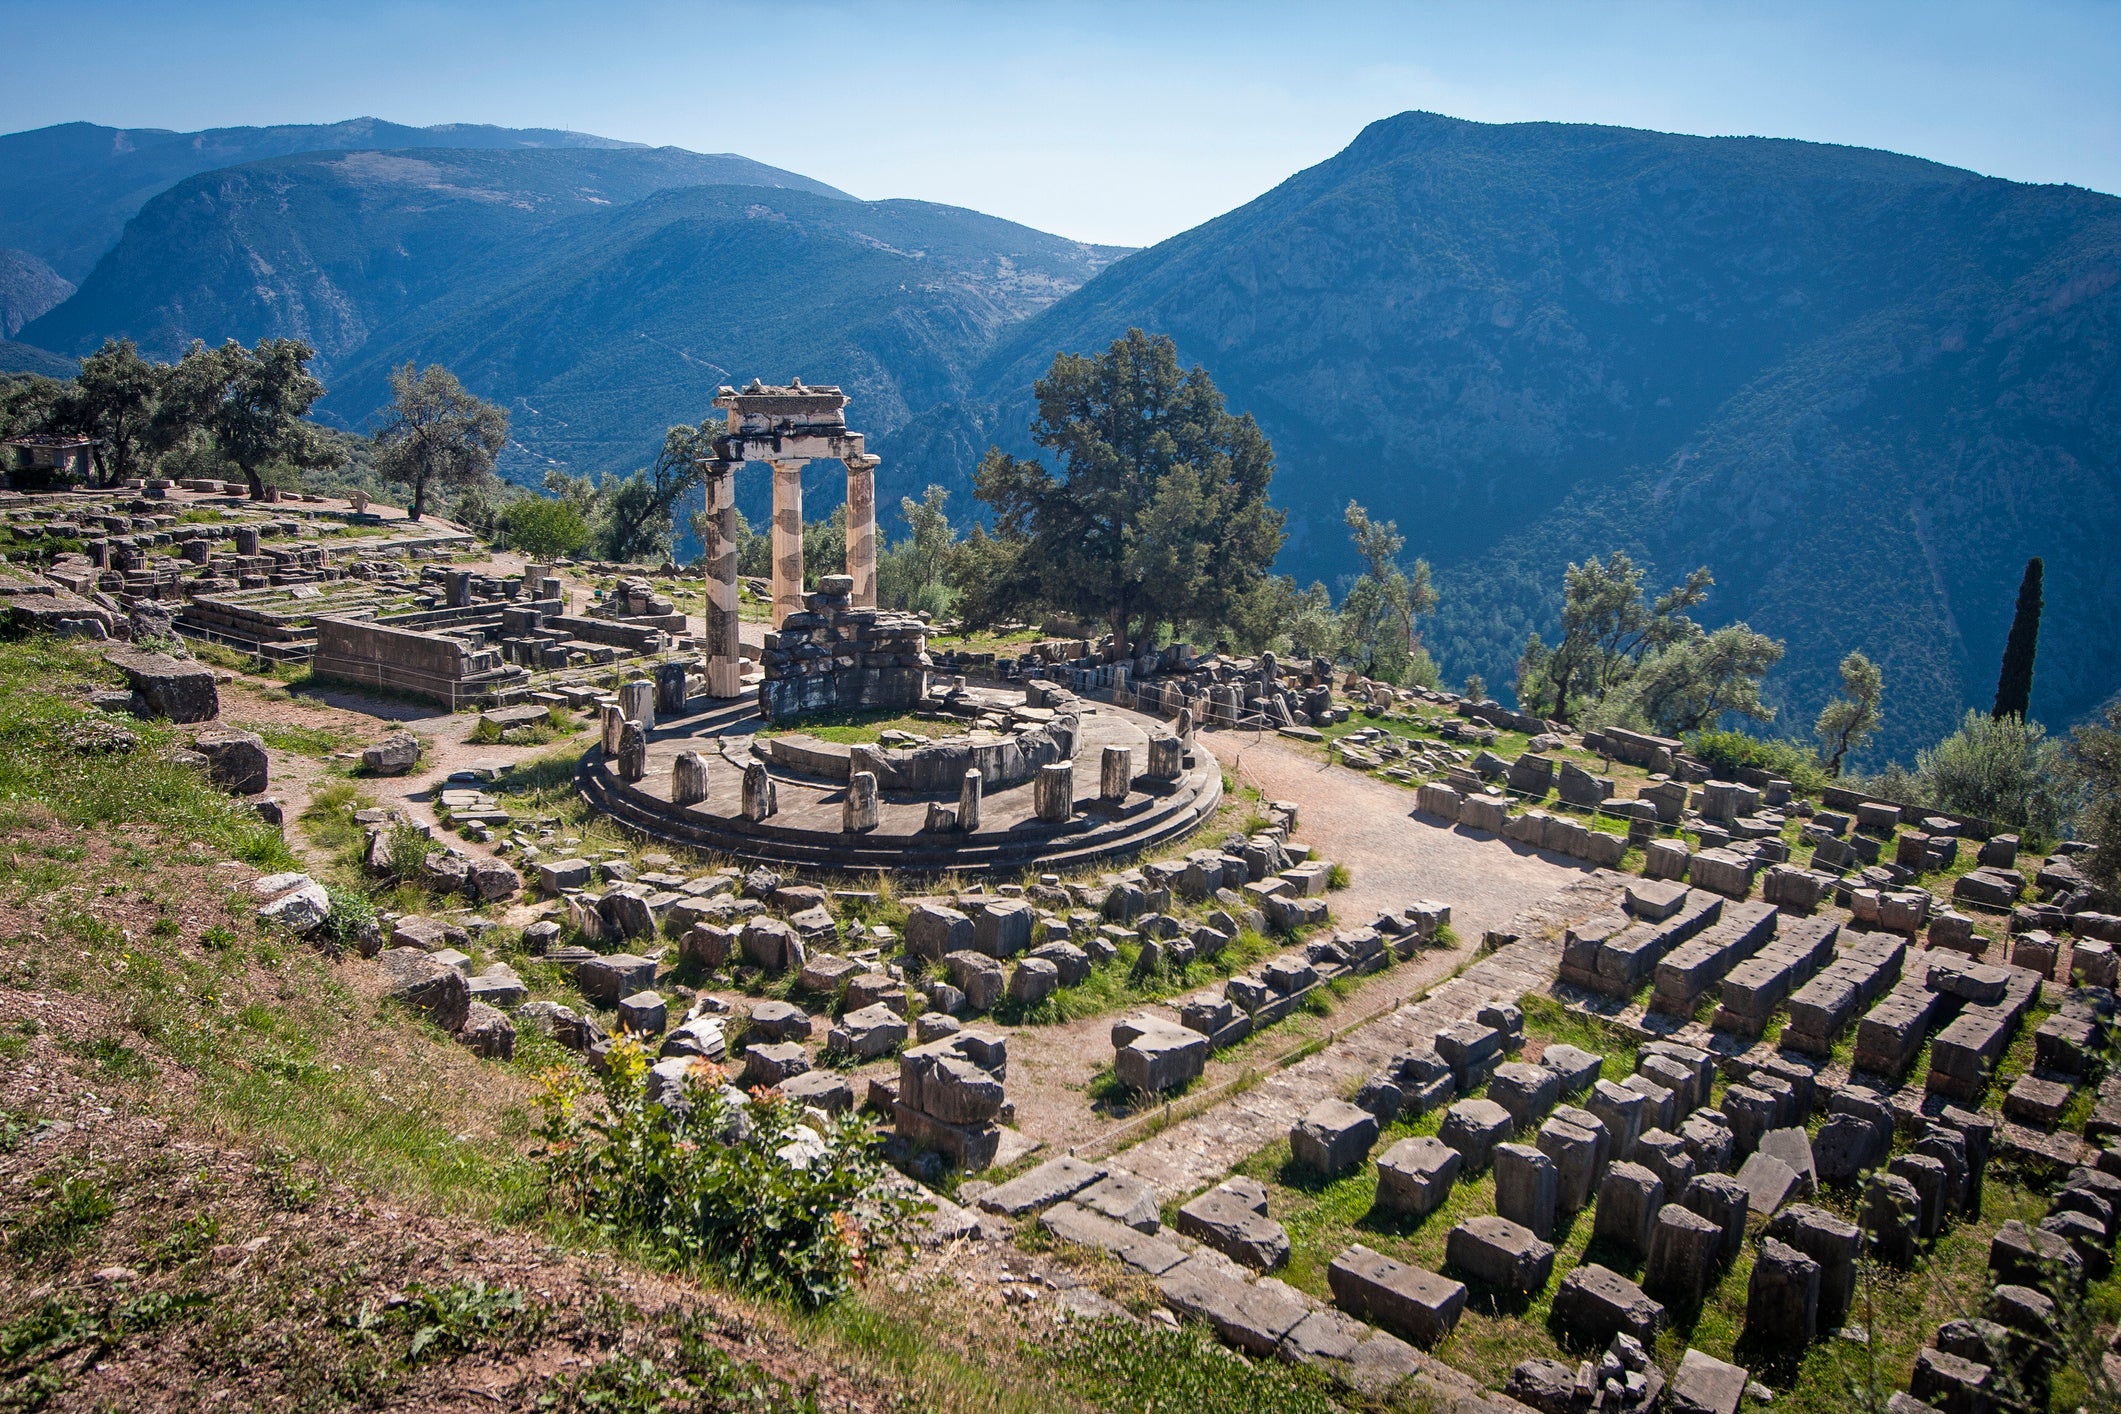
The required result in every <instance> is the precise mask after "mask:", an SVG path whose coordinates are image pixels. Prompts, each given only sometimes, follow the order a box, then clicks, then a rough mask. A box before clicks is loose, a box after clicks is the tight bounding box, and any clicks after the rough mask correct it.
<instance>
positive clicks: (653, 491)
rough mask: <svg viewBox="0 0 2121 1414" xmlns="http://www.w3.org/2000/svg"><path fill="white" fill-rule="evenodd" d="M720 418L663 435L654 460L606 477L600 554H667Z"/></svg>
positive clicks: (610, 556)
mask: <svg viewBox="0 0 2121 1414" xmlns="http://www.w3.org/2000/svg"><path fill="white" fill-rule="evenodd" d="M727 430H728V429H727V428H726V427H724V426H723V425H722V424H721V423H720V422H713V423H707V422H703V423H701V424H700V425H699V426H697V427H686V426H678V427H673V428H671V429H670V430H669V431H668V432H666V433H664V434H663V446H662V450H660V451H659V452H657V453H656V458H655V462H654V464H653V465H651V466H648V467H645V468H643V469H641V470H639V471H636V472H634V473H632V474H631V475H629V476H624V477H612V476H606V477H605V478H604V481H603V483H602V484H601V485H600V486H598V488H597V500H598V516H597V523H596V543H597V550H598V553H599V554H601V555H602V556H603V557H604V558H605V559H607V560H637V559H646V558H648V557H649V556H651V555H667V554H669V553H670V546H671V542H672V540H673V539H674V538H675V534H676V512H677V503H678V498H679V497H681V496H683V495H684V494H685V493H686V492H687V491H688V490H690V489H692V486H693V484H694V483H695V482H696V481H697V480H698V479H699V464H700V462H702V461H704V460H706V459H707V458H708V457H709V456H711V455H712V454H713V448H712V446H711V444H712V442H713V440H714V438H716V437H718V436H720V435H721V434H722V433H723V432H725V431H727Z"/></svg>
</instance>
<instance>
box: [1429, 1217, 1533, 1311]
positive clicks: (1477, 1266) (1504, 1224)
mask: <svg viewBox="0 0 2121 1414" xmlns="http://www.w3.org/2000/svg"><path fill="white" fill-rule="evenodd" d="M1444 1260H1445V1262H1447V1263H1448V1264H1449V1265H1451V1266H1453V1267H1456V1268H1458V1269H1459V1270H1461V1271H1464V1272H1467V1273H1469V1274H1470V1275H1472V1276H1473V1277H1474V1278H1475V1279H1476V1280H1478V1281H1481V1282H1485V1283H1486V1284H1487V1285H1489V1286H1494V1287H1500V1288H1501V1289H1502V1290H1504V1291H1514V1292H1519V1293H1522V1294H1526V1295H1529V1294H1531V1293H1533V1292H1536V1291H1539V1290H1540V1289H1542V1288H1543V1287H1545V1286H1546V1284H1547V1280H1548V1278H1549V1277H1551V1276H1553V1274H1554V1249H1553V1247H1552V1246H1551V1245H1550V1244H1548V1243H1545V1242H1542V1241H1540V1240H1539V1239H1538V1238H1537V1237H1536V1236H1534V1235H1533V1234H1532V1232H1531V1231H1530V1230H1529V1229H1527V1228H1525V1227H1523V1226H1521V1225H1519V1224H1517V1223H1513V1222H1511V1221H1510V1220H1509V1219H1508V1218H1502V1217H1478V1218H1468V1219H1466V1220H1465V1221H1464V1222H1462V1223H1460V1224H1459V1225H1458V1226H1457V1227H1454V1228H1452V1229H1451V1234H1450V1236H1449V1237H1447V1238H1446V1239H1445V1240H1444Z"/></svg>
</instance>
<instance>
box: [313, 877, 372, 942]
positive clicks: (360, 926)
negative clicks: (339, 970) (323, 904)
mask: <svg viewBox="0 0 2121 1414" xmlns="http://www.w3.org/2000/svg"><path fill="white" fill-rule="evenodd" d="M325 892H326V894H327V895H328V896H329V897H330V899H331V904H330V907H328V908H327V909H326V910H325V912H324V936H326V937H327V938H330V939H331V940H332V941H333V942H334V943H337V944H338V945H339V946H341V947H347V946H350V945H352V944H354V943H356V942H358V941H359V940H360V938H361V936H362V934H364V933H366V932H368V931H369V930H370V929H372V928H379V927H381V926H382V925H381V924H380V923H378V922H377V920H376V906H375V905H374V904H373V903H370V902H369V900H368V896H367V895H366V894H362V893H358V892H356V891H355V890H352V889H327V890H326V891H325Z"/></svg>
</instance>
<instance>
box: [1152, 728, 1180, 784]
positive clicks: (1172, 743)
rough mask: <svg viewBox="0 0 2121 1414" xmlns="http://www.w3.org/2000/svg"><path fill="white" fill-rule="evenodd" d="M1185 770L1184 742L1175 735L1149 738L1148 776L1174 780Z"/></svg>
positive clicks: (1156, 778) (1160, 779) (1153, 778)
mask: <svg viewBox="0 0 2121 1414" xmlns="http://www.w3.org/2000/svg"><path fill="white" fill-rule="evenodd" d="M1185 772H1186V744H1185V743H1184V742H1183V741H1181V740H1179V738H1177V737H1175V736H1152V737H1150V738H1149V771H1148V774H1149V778H1150V779H1151V780H1156V781H1175V780H1177V779H1178V778H1179V777H1180V776H1182V775H1184V774H1185Z"/></svg>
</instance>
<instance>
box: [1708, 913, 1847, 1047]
mask: <svg viewBox="0 0 2121 1414" xmlns="http://www.w3.org/2000/svg"><path fill="white" fill-rule="evenodd" d="M1840 931H1841V926H1840V925H1839V924H1838V923H1832V922H1828V921H1826V920H1823V919H1817V918H1793V919H1790V920H1789V921H1788V922H1787V924H1785V925H1784V926H1782V927H1779V928H1778V929H1777V930H1776V935H1775V938H1774V940H1773V941H1772V942H1769V943H1768V944H1767V945H1766V946H1764V947H1762V948H1761V949H1760V951H1759V952H1758V953H1756V954H1755V955H1754V956H1752V957H1750V958H1748V959H1746V960H1745V961H1744V962H1742V963H1740V964H1738V966H1737V967H1735V968H1733V969H1732V970H1731V972H1730V973H1729V974H1728V975H1727V976H1725V977H1724V979H1723V984H1722V986H1721V988H1720V989H1719V992H1718V998H1717V1007H1716V1015H1715V1017H1714V1019H1713V1020H1712V1021H1711V1022H1710V1023H1709V1024H1710V1026H1711V1027H1713V1028H1714V1029H1716V1030H1718V1031H1730V1032H1733V1033H1736V1034H1738V1035H1742V1036H1758V1035H1759V1034H1760V1033H1761V1032H1762V1031H1764V1030H1765V1029H1766V1028H1767V1023H1768V1018H1769V1017H1770V1016H1771V1015H1773V1014H1774V1012H1775V1009H1776V1008H1778V1007H1780V1006H1781V1005H1782V1003H1783V1001H1784V999H1785V998H1787V997H1788V996H1789V995H1790V993H1792V992H1794V991H1795V990H1797V988H1799V987H1801V986H1803V985H1804V983H1805V982H1807V981H1809V980H1810V979H1811V977H1812V974H1813V973H1815V972H1817V971H1819V969H1820V968H1822V967H1824V966H1825V965H1826V964H1827V962H1828V961H1829V960H1830V959H1831V958H1832V957H1833V953H1834V939H1835V938H1836V937H1837V936H1838V935H1839V934H1840Z"/></svg>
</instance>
